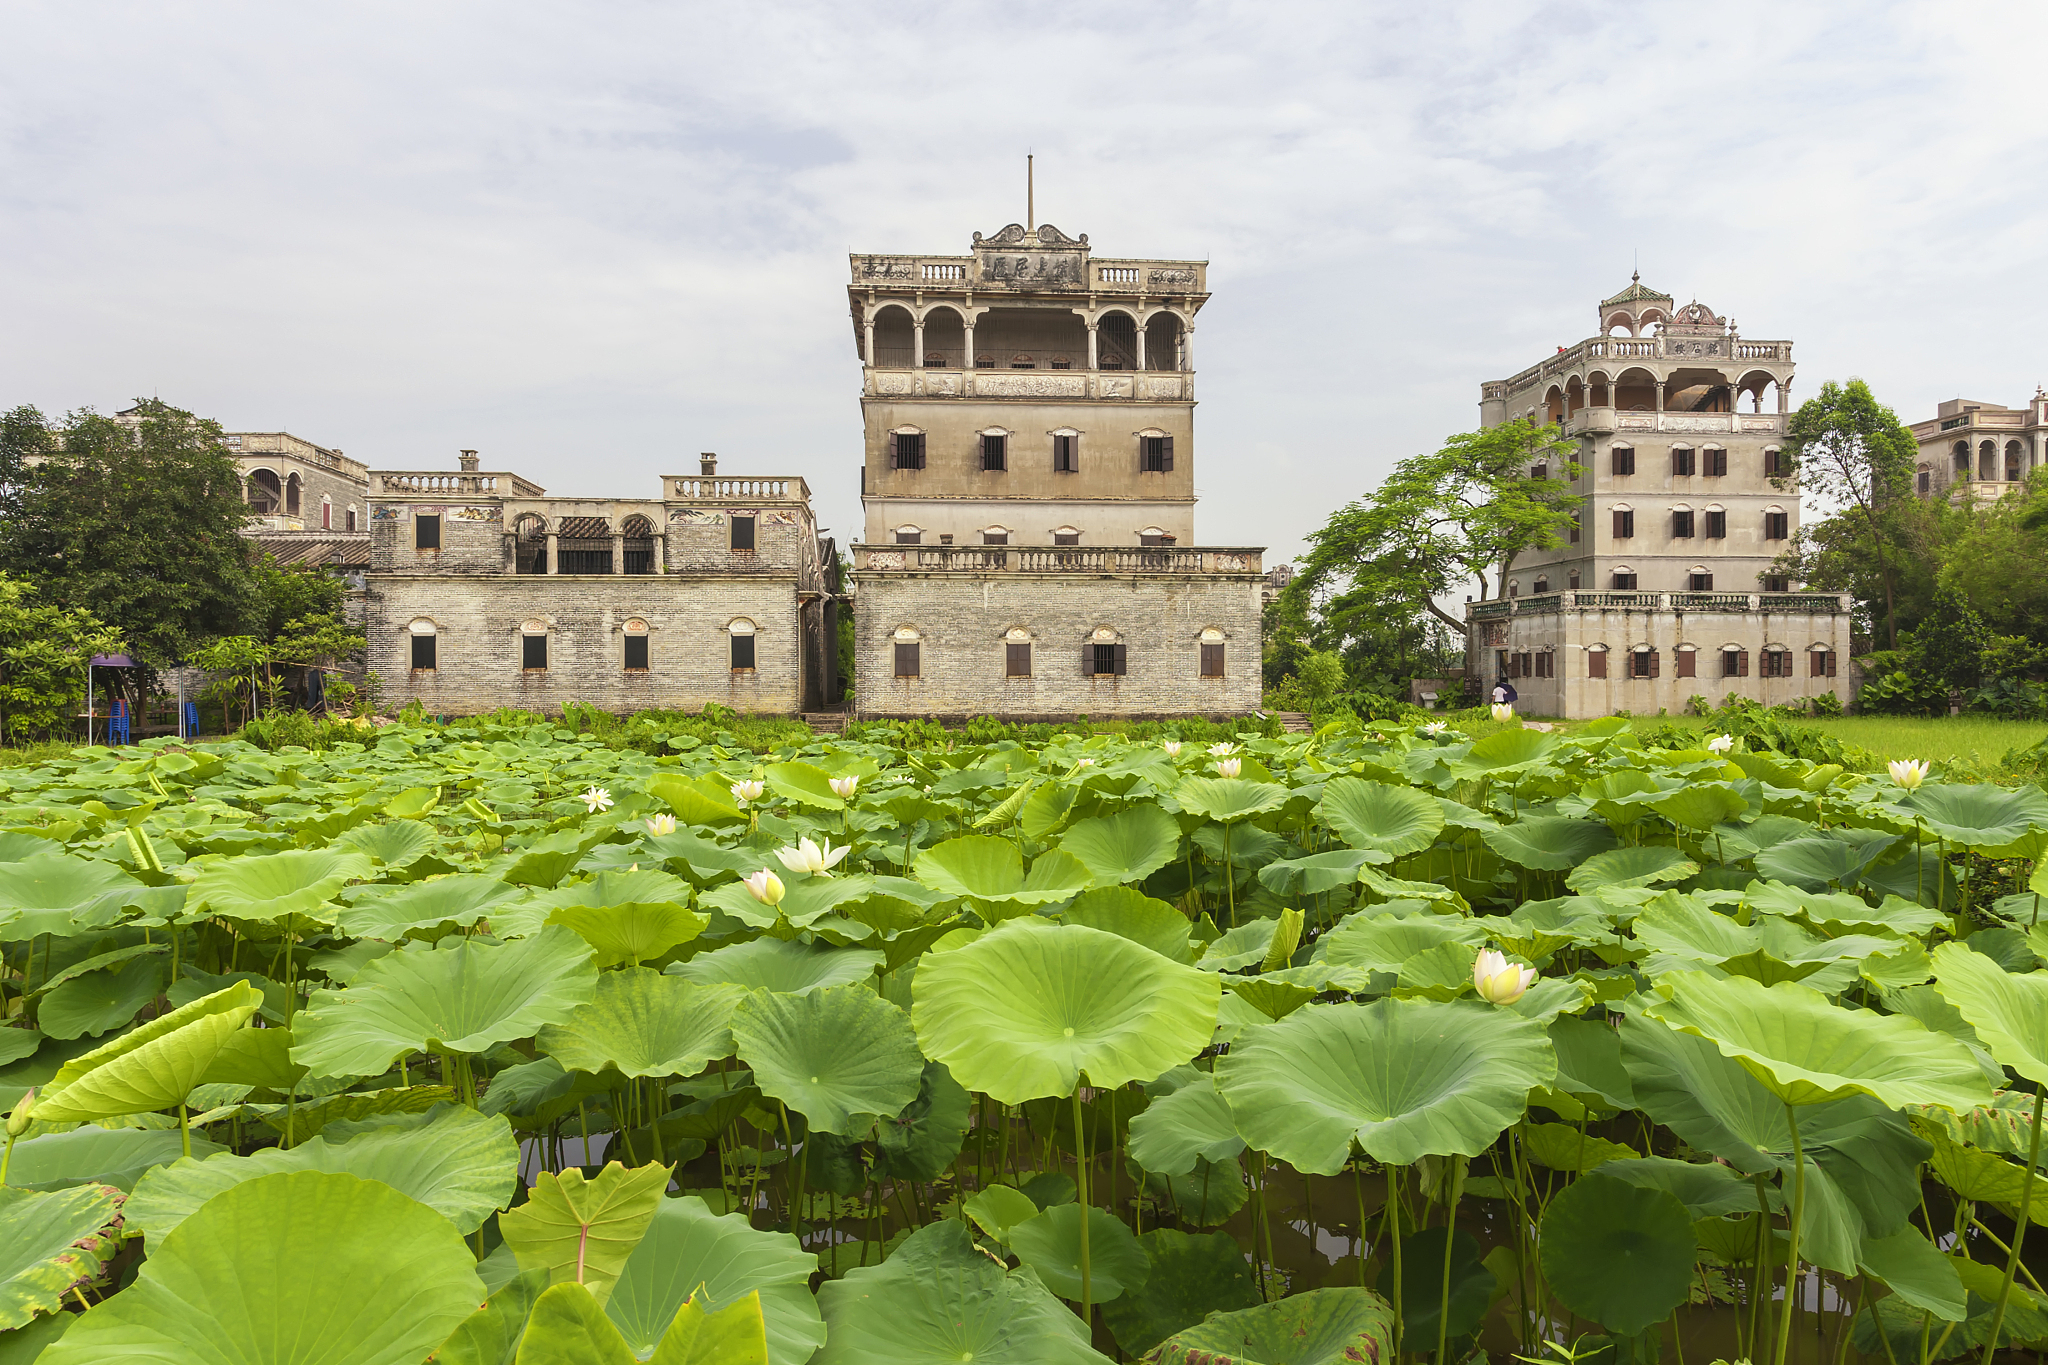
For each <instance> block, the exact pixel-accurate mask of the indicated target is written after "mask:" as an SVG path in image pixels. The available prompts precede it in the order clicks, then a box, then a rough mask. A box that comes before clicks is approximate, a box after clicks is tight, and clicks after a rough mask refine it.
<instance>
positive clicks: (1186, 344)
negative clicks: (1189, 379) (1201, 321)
mask: <svg viewBox="0 0 2048 1365" xmlns="http://www.w3.org/2000/svg"><path fill="white" fill-rule="evenodd" d="M1180 367H1181V368H1182V369H1183V370H1186V371H1188V372H1189V373H1193V372H1194V368H1195V327H1194V324H1193V323H1188V324H1186V325H1184V326H1183V327H1182V328H1181V329H1180Z"/></svg>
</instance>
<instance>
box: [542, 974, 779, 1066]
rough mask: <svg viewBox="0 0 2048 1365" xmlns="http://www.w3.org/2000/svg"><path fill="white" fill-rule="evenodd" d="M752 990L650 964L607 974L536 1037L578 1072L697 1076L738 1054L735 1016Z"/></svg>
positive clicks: (544, 1047)
mask: <svg viewBox="0 0 2048 1365" xmlns="http://www.w3.org/2000/svg"><path fill="white" fill-rule="evenodd" d="M745 994H746V992H745V991H744V990H742V989H741V988H740V987H738V986H734V985H728V984H723V983H721V984H717V985H705V984H703V983H701V982H697V981H690V980H686V979H684V978H681V977H674V976H663V975H662V974H661V973H659V972H655V971H650V970H648V969H647V968H645V967H629V968H627V969H626V970H625V971H620V972H606V973H604V974H603V975H602V976H600V977H599V978H598V980H597V993H596V995H594V996H593V997H592V998H591V999H590V1000H589V1001H588V1002H586V1003H585V1004H582V1005H578V1006H577V1007H576V1010H575V1012H574V1013H573V1014H571V1015H570V1016H569V1017H568V1019H566V1020H565V1021H563V1022H562V1023H559V1024H548V1025H546V1026H545V1027H543V1028H542V1029H541V1030H540V1032H539V1034H538V1035H537V1036H536V1038H535V1040H534V1042H535V1045H536V1046H537V1047H539V1048H540V1050H541V1051H542V1052H545V1053H547V1054H548V1055H549V1056H550V1057H553V1058H554V1059H555V1060H556V1061H558V1062H560V1063H561V1064H562V1065H563V1066H564V1067H567V1068H568V1069H569V1070H571V1071H590V1072H597V1071H603V1070H604V1069H605V1068H607V1067H610V1068H612V1069H613V1070H615V1071H617V1072H618V1073H619V1074H620V1075H622V1076H694V1075H696V1074H697V1073H698V1072H700V1071H702V1070H703V1069H704V1068H705V1067H706V1066H708V1065H710V1064H711V1063H712V1062H713V1061H716V1060H717V1059H718V1058H720V1057H730V1056H731V1055H732V1050H733V1042H732V1014H733V1010H734V1009H735V1008H736V1007H737V1006H738V1005H739V1002H740V1000H741V998H742V997H743V996H745Z"/></svg>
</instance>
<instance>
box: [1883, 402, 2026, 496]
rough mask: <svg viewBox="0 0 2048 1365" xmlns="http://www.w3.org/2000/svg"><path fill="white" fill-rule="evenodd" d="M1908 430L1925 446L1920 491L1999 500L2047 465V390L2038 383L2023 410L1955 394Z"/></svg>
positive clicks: (1918, 472) (1918, 471)
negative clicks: (1931, 415) (1926, 418)
mask: <svg viewBox="0 0 2048 1365" xmlns="http://www.w3.org/2000/svg"><path fill="white" fill-rule="evenodd" d="M1907 430H1909V431H1911V432H1912V433H1913V439H1914V441H1915V442H1917V443H1918V444H1919V447H1920V458H1919V460H1918V461H1917V467H1916V468H1915V469H1914V471H1913V491H1914V492H1915V493H1917V494H1919V495H1920V496H1921V497H1923V498H1925V497H1932V496H1935V495H1936V494H1940V495H1942V496H1946V497H1955V496H1961V495H1965V494H1967V496H1969V497H1971V498H1974V499H1975V500H1977V501H1979V502H1994V501H1996V500H1997V499H1999V498H2002V497H2004V496H2005V495H2006V494H2007V493H2008V492H2010V491H2011V490H2012V489H2014V488H2015V487H2017V486H2018V485H2019V484H2021V483H2022V482H2024V481H2025V480H2026V478H2027V476H2028V475H2029V474H2030V473H2032V472H2033V471H2034V470H2035V469H2038V468H2040V467H2041V466H2042V465H2044V464H2048V392H2044V391H2043V390H2042V389H2040V388H2039V387H2036V388H2035V390H2034V397H2033V399H2032V400H2031V401H2030V402H2028V404H2027V405H2026V406H2025V407H2023V408H2006V407H2000V406H1999V405H1998V404H1996V403H1980V402H1976V401H1975V400H1973V399H1968V398H1951V399H1949V400H1948V401H1947V402H1946V403H1943V404H1941V405H1940V406H1939V407H1937V408H1936V409H1935V411H1934V416H1933V417H1931V418H1929V419H1928V420H1926V421H1924V422H1915V423H1913V425H1912V426H1910V427H1908V428H1907Z"/></svg>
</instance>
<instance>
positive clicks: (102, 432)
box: [0, 399, 252, 667]
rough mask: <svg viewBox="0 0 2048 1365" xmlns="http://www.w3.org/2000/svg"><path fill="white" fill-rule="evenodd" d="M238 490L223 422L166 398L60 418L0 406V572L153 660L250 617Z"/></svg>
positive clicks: (158, 663) (244, 513) (238, 626)
mask: <svg viewBox="0 0 2048 1365" xmlns="http://www.w3.org/2000/svg"><path fill="white" fill-rule="evenodd" d="M241 489H242V482H241V476H240V474H239V473H238V471H237V470H236V468H235V462H234V460H233V459H232V458H230V457H229V455H228V451H227V446H226V445H225V443H224V442H223V441H222V438H221V431H220V427H219V425H218V424H217V423H214V422H210V421H203V420H201V419H199V418H197V417H194V416H193V415H192V414H191V413H189V412H185V411H183V410H181V409H178V408H174V407H171V406H170V405H169V404H167V403H162V402H159V401H157V400H155V399H144V400H141V401H140V402H138V403H137V404H136V407H135V410H134V413H133V415H132V418H113V417H102V416H99V415H98V414H95V413H91V412H75V413H72V414H70V415H68V416H67V417H65V418H64V419H63V421H61V422H59V423H56V424H51V423H49V422H46V421H45V420H44V418H43V416H42V414H41V413H39V412H37V411H36V410H35V409H34V408H30V407H20V408H16V409H14V410H13V411H11V412H9V413H6V414H5V415H4V416H0V571H5V572H9V573H14V574H17V575H20V576H22V577H25V578H29V579H31V580H32V581H34V582H35V583H36V584H37V586H38V587H39V589H40V590H41V592H42V594H43V596H44V598H45V599H47V600H48V601H50V602H52V603H54V604H57V605H60V606H65V607H75V608H85V609H87V610H89V611H91V612H92V613H93V614H94V615H95V616H97V617H99V618H100V619H102V620H104V621H106V622H108V623H109V624H111V625H112V626H114V627H115V628H117V629H118V630H119V631H120V632H121V634H122V635H123V637H124V638H125V639H126V640H127V641H128V646H129V649H130V652H132V653H134V654H135V655H136V656H137V657H138V658H139V659H140V660H141V661H142V662H143V663H145V664H148V665H150V666H152V667H162V666H164V665H167V664H169V663H171V662H172V661H174V660H176V659H177V658H179V657H180V656H182V655H183V654H185V653H186V652H187V651H188V650H190V649H192V648H193V647H194V646H196V645H197V644H198V643H199V642H200V641H202V640H206V639H210V638H213V637H216V636H220V635H227V634H232V633H234V632H236V631H239V630H242V629H245V628H246V626H247V624H248V622H247V616H248V614H249V612H250V609H251V604H250V595H251V588H252V585H251V580H250V571H249V562H248V550H247V543H246V542H245V541H244V540H243V539H242V538H241V536H240V535H239V534H238V532H239V531H240V530H241V527H242V525H243V523H244V521H245V520H246V519H247V517H248V508H247V507H246V506H244V505H243V502H242V491H241Z"/></svg>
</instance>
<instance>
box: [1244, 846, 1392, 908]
mask: <svg viewBox="0 0 2048 1365" xmlns="http://www.w3.org/2000/svg"><path fill="white" fill-rule="evenodd" d="M1391 861H1393V859H1392V858H1391V857H1389V856H1388V855H1387V854H1385V853H1381V852H1380V851H1379V850H1377V849H1367V848H1339V849H1333V850H1331V851H1330V852H1328V853H1311V854H1309V855H1308V856H1307V857H1306V858H1282V859H1280V860H1278V861H1277V862H1271V863H1267V864H1266V865H1265V866H1264V867H1262V868H1260V869H1259V885H1260V886H1263V887H1265V888H1266V889H1267V890H1268V891H1271V892H1272V893H1273V894H1274V895H1276V896H1283V897H1285V896H1319V895H1321V894H1322V893H1323V892H1325V891H1335V890H1336V889H1337V888H1338V887H1340V886H1349V885H1351V883H1353V882H1355V881H1357V880H1358V869H1360V868H1361V867H1364V866H1365V865H1366V864H1367V863H1369V862H1391Z"/></svg>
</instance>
